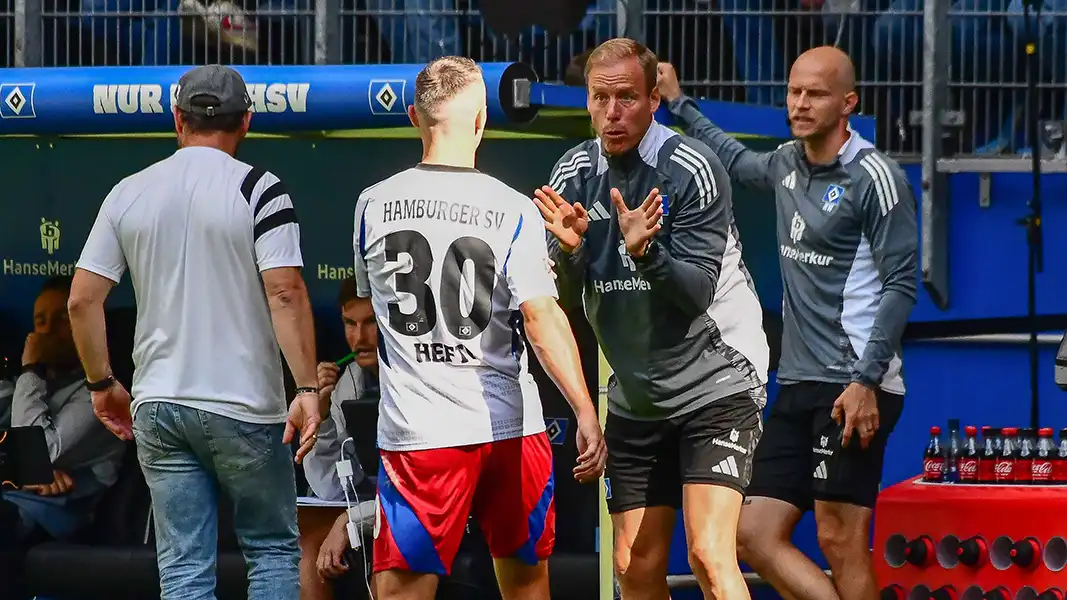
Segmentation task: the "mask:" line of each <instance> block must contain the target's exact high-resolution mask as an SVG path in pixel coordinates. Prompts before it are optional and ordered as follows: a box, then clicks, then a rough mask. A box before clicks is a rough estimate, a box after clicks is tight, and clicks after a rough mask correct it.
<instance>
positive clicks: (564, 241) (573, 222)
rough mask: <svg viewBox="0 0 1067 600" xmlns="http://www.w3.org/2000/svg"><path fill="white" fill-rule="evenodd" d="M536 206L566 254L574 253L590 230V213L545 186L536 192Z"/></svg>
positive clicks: (546, 225) (578, 204) (546, 227)
mask: <svg viewBox="0 0 1067 600" xmlns="http://www.w3.org/2000/svg"><path fill="white" fill-rule="evenodd" d="M534 204H536V205H537V209H538V210H540V211H541V216H542V217H544V219H545V229H547V230H548V231H549V232H551V233H552V235H554V236H556V239H557V240H559V245H560V247H561V248H562V249H563V251H564V252H573V251H574V249H575V248H577V247H578V246H579V245H581V243H582V237H583V236H584V235H585V231H586V230H587V229H589V213H587V212H586V211H585V208H584V207H582V204H581V203H580V202H575V203H574V204H571V203H569V202H567V201H566V200H564V199H563V197H562V196H560V195H559V194H558V193H556V190H554V189H552V188H551V187H549V186H547V185H545V186H541V189H539V190H534Z"/></svg>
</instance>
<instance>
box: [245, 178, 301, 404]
mask: <svg viewBox="0 0 1067 600" xmlns="http://www.w3.org/2000/svg"><path fill="white" fill-rule="evenodd" d="M249 204H250V205H251V207H252V211H253V217H252V220H253V224H252V236H253V239H254V242H255V253H256V264H257V265H258V267H259V270H260V275H261V277H262V279H263V291H264V292H265V293H266V295H267V304H268V306H269V307H270V315H271V322H272V323H273V325H274V335H275V336H276V337H277V339H278V346H279V347H280V348H281V350H282V355H283V356H284V357H285V362H286V363H287V364H288V365H289V370H290V371H291V372H292V373H293V381H294V382H295V383H296V387H298V388H310V389H316V388H317V385H318V384H317V382H318V377H317V375H316V371H315V325H314V321H313V319H312V315H311V301H310V300H309V299H308V292H307V286H306V285H305V283H304V278H303V276H302V275H301V274H300V269H301V268H302V267H303V266H304V261H303V256H302V254H301V252H300V225H299V223H298V222H297V218H296V210H295V209H294V208H293V202H292V199H290V197H289V192H288V191H287V190H286V189H285V186H284V184H282V182H281V181H279V180H278V178H277V177H275V176H274V175H273V174H271V173H264V174H263V175H262V177H260V180H259V182H258V183H257V184H256V186H255V188H254V189H253V191H252V194H251V199H250V202H249Z"/></svg>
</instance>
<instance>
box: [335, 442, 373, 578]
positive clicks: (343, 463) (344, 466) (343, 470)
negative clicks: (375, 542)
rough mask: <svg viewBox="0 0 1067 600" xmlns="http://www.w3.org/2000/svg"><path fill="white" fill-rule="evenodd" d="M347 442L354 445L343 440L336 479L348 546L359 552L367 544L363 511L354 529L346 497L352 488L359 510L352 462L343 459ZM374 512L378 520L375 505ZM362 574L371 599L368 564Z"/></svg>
mask: <svg viewBox="0 0 1067 600" xmlns="http://www.w3.org/2000/svg"><path fill="white" fill-rule="evenodd" d="M349 442H352V445H353V446H354V445H355V443H356V442H355V440H353V439H352V438H351V437H349V438H347V439H345V441H343V442H341V459H340V460H338V461H337V477H338V478H339V479H340V480H341V488H342V490H343V491H344V494H345V515H346V518H347V519H348V524H347V525H346V529H347V530H348V545H349V547H350V548H352V549H353V550H357V551H358V550H361V549H365V548H366V547H367V543H366V540H365V539H364V537H363V527H362V521H363V511H362V510H361V511H360V527H356V523H355V522H353V521H352V501H351V500H350V499H349V497H348V488H349V487H351V488H352V497H353V498H355V499H356V508H359V505H360V501H359V493H358V492H356V486H355V485H353V483H352V461H350V460H348V459H347V458H344V457H345V444H347V443H349ZM374 510H375V515H374V518H375V519H377V518H378V515H377V510H378V507H377V505H375V507H374ZM363 562H364V564H366V563H367V562H368V561H367V560H366V559H363ZM364 574H365V575H366V577H365V578H364V581H363V583H364V584H365V585H366V586H367V594H368V596H367V597H368V598H373V597H374V592H372V591H371V585H370V578H371V568H370V565H369V564H368V565H366V568H365V569H364Z"/></svg>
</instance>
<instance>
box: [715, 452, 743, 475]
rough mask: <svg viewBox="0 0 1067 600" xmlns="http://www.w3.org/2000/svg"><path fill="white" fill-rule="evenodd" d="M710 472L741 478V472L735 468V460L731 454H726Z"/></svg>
mask: <svg viewBox="0 0 1067 600" xmlns="http://www.w3.org/2000/svg"><path fill="white" fill-rule="evenodd" d="M711 472H712V473H718V474H720V475H729V476H731V477H735V478H737V479H741V473H740V472H739V471H738V470H737V461H736V460H734V457H733V456H727V457H726V458H724V459H722V460H720V461H719V464H717V465H715V466H714V467H712V468H711Z"/></svg>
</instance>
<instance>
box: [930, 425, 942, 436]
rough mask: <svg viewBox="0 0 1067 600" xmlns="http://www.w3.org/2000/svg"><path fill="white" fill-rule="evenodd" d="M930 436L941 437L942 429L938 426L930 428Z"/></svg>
mask: <svg viewBox="0 0 1067 600" xmlns="http://www.w3.org/2000/svg"><path fill="white" fill-rule="evenodd" d="M930 434H931V435H941V428H940V427H938V426H937V425H934V426H933V427H931V428H930Z"/></svg>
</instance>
